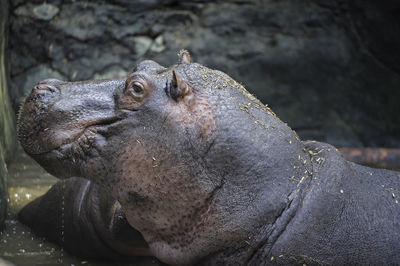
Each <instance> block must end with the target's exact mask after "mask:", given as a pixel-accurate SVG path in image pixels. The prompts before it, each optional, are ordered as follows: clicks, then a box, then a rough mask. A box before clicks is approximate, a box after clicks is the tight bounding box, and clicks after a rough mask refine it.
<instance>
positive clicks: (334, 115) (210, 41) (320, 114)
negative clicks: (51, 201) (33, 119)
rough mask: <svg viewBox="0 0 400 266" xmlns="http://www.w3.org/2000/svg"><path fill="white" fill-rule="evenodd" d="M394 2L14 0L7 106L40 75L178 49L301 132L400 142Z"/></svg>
mask: <svg viewBox="0 0 400 266" xmlns="http://www.w3.org/2000/svg"><path fill="white" fill-rule="evenodd" d="M397 2H398V1H397ZM399 10H400V4H399V3H396V1H394V0H383V1H375V0H354V1H343V0H322V1H321V0H318V1H317V0H309V1H304V0H279V1H277V0H248V1H245V0H230V1H218V0H215V1H205V0H189V1H183V0H174V1H173V0H164V1H163V0H149V1H146V0H132V1H129V0H103V1H82V0H76V1H73V0H53V1H46V2H44V1H38V0H14V1H13V3H12V13H11V14H12V15H11V28H10V30H11V40H10V45H11V77H12V90H11V95H12V98H13V104H14V106H15V107H16V106H18V105H19V103H20V102H21V101H22V99H23V96H24V95H25V94H26V93H27V92H28V91H30V90H31V88H32V86H33V85H34V84H35V83H36V82H37V81H39V80H41V79H44V78H48V77H54V78H58V79H64V80H86V79H97V78H108V77H119V76H123V75H125V74H126V73H127V72H128V71H129V70H130V69H132V68H133V67H134V65H135V64H136V62H138V61H139V60H142V59H154V60H156V61H158V62H159V63H161V64H164V65H170V64H172V63H174V62H175V61H176V58H177V57H176V53H177V52H178V51H179V50H180V49H181V48H186V49H188V50H189V51H190V52H191V53H192V58H194V60H195V61H197V62H199V63H202V64H205V65H207V66H210V67H213V68H218V69H221V70H223V71H224V72H227V73H228V74H229V75H231V76H232V77H234V78H235V79H236V80H238V81H239V82H241V83H243V84H244V85H245V86H246V88H247V89H248V90H250V91H251V92H253V93H255V94H256V95H257V96H258V97H259V98H260V99H261V100H262V101H263V102H264V103H266V104H268V105H270V106H271V108H272V109H273V110H274V111H275V112H276V113H277V114H278V116H279V117H280V118H281V119H282V120H283V121H286V122H287V123H288V124H289V125H290V126H291V127H292V128H294V129H295V130H296V131H297V132H298V133H299V135H300V136H301V137H302V138H305V139H317V140H322V141H327V142H329V143H332V144H334V145H337V146H386V147H400V116H399V115H398V114H400V107H399V106H400V105H399V104H398V101H399V99H400V90H399V87H400V75H399V73H400V69H399V65H398V62H399V60H398V59H399V49H398V47H399V45H398V44H399V40H400V36H399V34H398V28H399V27H400V23H399V17H400V16H399V14H400V13H399Z"/></svg>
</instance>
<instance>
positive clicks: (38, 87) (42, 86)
mask: <svg viewBox="0 0 400 266" xmlns="http://www.w3.org/2000/svg"><path fill="white" fill-rule="evenodd" d="M35 90H46V91H50V92H55V91H56V88H55V87H54V86H52V85H48V84H39V85H36V86H35Z"/></svg>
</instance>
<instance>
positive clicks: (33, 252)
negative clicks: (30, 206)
mask: <svg viewBox="0 0 400 266" xmlns="http://www.w3.org/2000/svg"><path fill="white" fill-rule="evenodd" d="M8 170H9V174H10V178H9V180H8V182H7V183H8V194H9V198H8V201H9V213H8V218H7V220H6V229H5V230H4V231H3V232H1V233H0V258H3V259H5V260H7V261H9V262H12V263H14V264H15V265H71V266H72V265H93V266H95V265H139V266H156V265H160V263H158V262H157V261H156V260H155V259H153V258H148V259H145V260H144V261H143V262H140V263H134V264H133V263H110V262H109V261H107V262H101V261H87V260H84V259H81V258H77V257H74V256H72V255H70V254H68V253H67V252H65V251H64V250H62V248H61V247H59V246H57V245H55V244H52V243H50V242H48V241H46V240H45V239H44V238H41V237H38V236H36V235H35V234H34V233H32V232H31V230H30V229H29V228H28V227H26V226H24V225H23V224H21V223H19V222H18V221H17V220H16V219H15V215H16V213H17V212H18V211H19V210H20V209H21V208H22V207H23V206H25V205H26V204H27V203H28V202H30V201H32V200H34V199H36V198H37V197H39V196H40V195H42V194H44V193H46V192H47V190H49V188H50V187H51V186H52V185H53V184H55V183H56V182H57V179H56V178H55V177H53V176H51V175H50V174H48V173H47V172H46V171H44V170H43V169H42V168H41V167H40V166H39V165H38V164H37V163H36V162H35V161H33V160H32V159H31V158H30V157H29V156H28V155H26V154H25V153H24V152H23V151H22V149H21V148H19V150H18V151H17V154H16V156H15V157H14V159H13V161H12V162H11V163H10V164H8ZM0 265H2V262H1V260H0Z"/></svg>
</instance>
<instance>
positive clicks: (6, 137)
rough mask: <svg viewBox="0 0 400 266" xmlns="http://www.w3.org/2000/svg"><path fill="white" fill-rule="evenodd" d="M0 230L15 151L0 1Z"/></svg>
mask: <svg viewBox="0 0 400 266" xmlns="http://www.w3.org/2000/svg"><path fill="white" fill-rule="evenodd" d="M0 7H1V8H0V230H1V229H2V228H3V225H4V220H5V218H6V215H7V187H6V181H7V177H8V172H7V165H6V159H9V158H10V157H11V155H12V154H13V151H14V149H15V142H16V140H15V135H16V134H15V120H14V112H13V110H12V107H11V103H10V98H9V95H8V73H7V70H8V66H7V64H6V44H7V19H8V2H7V1H6V0H0Z"/></svg>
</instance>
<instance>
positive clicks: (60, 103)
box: [18, 79, 121, 155]
mask: <svg viewBox="0 0 400 266" xmlns="http://www.w3.org/2000/svg"><path fill="white" fill-rule="evenodd" d="M119 84H121V82H118V81H116V80H101V81H86V82H63V81H61V80H56V79H46V80H43V81H40V82H39V83H38V84H37V85H35V86H34V87H33V89H32V91H31V93H30V94H29V95H28V97H27V98H26V100H25V102H24V104H23V105H22V107H21V110H20V115H19V121H18V133H19V134H18V135H19V139H20V142H21V145H22V147H23V148H24V149H25V151H26V152H27V153H29V154H32V155H35V154H42V153H46V152H50V151H52V150H55V149H58V148H60V147H61V146H62V145H65V144H69V143H72V142H74V141H76V140H77V139H78V138H79V137H80V136H81V135H83V134H84V133H85V131H86V129H88V128H89V127H91V126H94V125H98V124H102V123H103V122H104V121H107V123H109V121H114V120H116V119H114V118H115V104H114V93H115V90H116V89H117V88H118V85H119Z"/></svg>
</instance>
